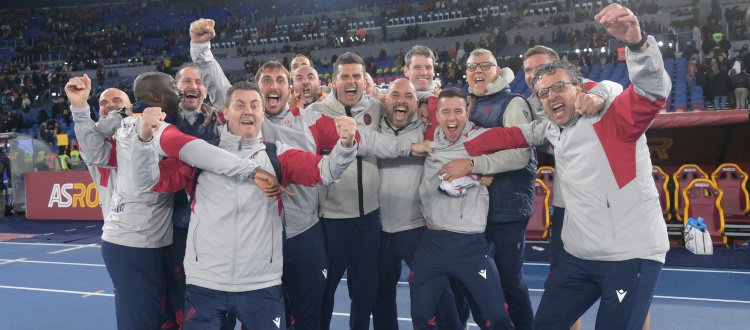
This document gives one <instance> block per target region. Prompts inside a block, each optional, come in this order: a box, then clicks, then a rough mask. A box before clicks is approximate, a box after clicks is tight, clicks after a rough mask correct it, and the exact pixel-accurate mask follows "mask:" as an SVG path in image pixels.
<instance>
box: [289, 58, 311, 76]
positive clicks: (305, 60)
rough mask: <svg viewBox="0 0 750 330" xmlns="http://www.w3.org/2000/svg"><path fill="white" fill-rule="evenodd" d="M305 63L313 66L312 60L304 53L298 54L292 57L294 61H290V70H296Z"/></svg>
mask: <svg viewBox="0 0 750 330" xmlns="http://www.w3.org/2000/svg"><path fill="white" fill-rule="evenodd" d="M303 65H307V66H312V61H311V60H310V58H309V57H307V56H306V55H304V54H297V55H295V56H294V58H293V59H292V62H291V63H289V67H290V69H291V70H290V71H292V72H294V70H297V68H299V67H301V66H303Z"/></svg>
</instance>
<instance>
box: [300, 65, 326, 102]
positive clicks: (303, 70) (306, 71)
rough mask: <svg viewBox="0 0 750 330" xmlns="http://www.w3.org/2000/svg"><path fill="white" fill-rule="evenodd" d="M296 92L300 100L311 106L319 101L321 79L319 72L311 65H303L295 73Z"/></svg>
mask: <svg viewBox="0 0 750 330" xmlns="http://www.w3.org/2000/svg"><path fill="white" fill-rule="evenodd" d="M293 79H294V83H293V86H294V92H295V93H299V98H300V100H302V101H304V102H305V104H310V103H313V102H315V101H316V100H317V99H318V94H320V78H318V71H315V68H313V67H312V66H309V65H303V66H300V67H299V68H297V70H295V71H294V77H293Z"/></svg>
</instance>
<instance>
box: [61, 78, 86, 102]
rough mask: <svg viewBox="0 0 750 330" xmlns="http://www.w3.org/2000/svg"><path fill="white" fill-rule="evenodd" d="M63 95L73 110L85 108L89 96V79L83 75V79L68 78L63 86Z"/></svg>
mask: <svg viewBox="0 0 750 330" xmlns="http://www.w3.org/2000/svg"><path fill="white" fill-rule="evenodd" d="M65 94H67V95H68V100H70V105H72V106H73V107H75V108H79V109H81V108H85V107H86V105H87V104H88V103H86V100H88V99H89V94H91V78H89V76H88V75H86V74H84V75H83V77H75V78H70V80H68V83H67V84H66V85H65Z"/></svg>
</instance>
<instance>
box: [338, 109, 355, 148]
mask: <svg viewBox="0 0 750 330" xmlns="http://www.w3.org/2000/svg"><path fill="white" fill-rule="evenodd" d="M335 121H336V133H339V137H340V138H341V144H342V145H343V146H344V147H347V148H351V147H352V146H353V145H354V135H355V134H356V133H357V122H355V121H354V118H352V117H348V116H340V117H338V118H336V120H335Z"/></svg>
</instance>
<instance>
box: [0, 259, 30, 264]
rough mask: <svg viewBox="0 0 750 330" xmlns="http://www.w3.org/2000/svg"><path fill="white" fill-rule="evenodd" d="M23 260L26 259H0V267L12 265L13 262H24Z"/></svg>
mask: <svg viewBox="0 0 750 330" xmlns="http://www.w3.org/2000/svg"><path fill="white" fill-rule="evenodd" d="M25 260H26V258H21V259H15V260H14V259H0V261H2V262H0V265H7V264H12V263H14V262H20V261H25Z"/></svg>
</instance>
